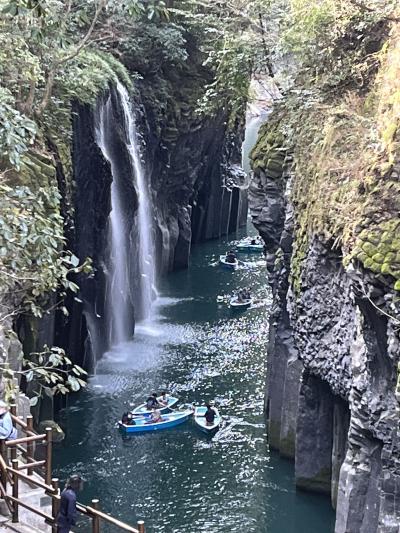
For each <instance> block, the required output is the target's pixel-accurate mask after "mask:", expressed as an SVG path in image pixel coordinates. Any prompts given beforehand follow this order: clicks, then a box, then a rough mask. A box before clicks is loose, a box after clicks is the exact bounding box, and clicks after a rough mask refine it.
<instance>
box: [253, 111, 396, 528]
mask: <svg viewBox="0 0 400 533" xmlns="http://www.w3.org/2000/svg"><path fill="white" fill-rule="evenodd" d="M281 120H282V114H281V112H276V113H275V115H274V116H273V117H272V120H271V122H270V123H269V124H266V125H265V126H264V128H263V131H262V132H261V136H260V140H259V144H258V147H256V149H255V150H254V152H253V168H254V177H253V181H252V183H251V186H250V194H249V201H250V210H251V214H252V216H253V221H254V223H255V225H256V227H257V228H258V230H259V232H260V234H261V235H262V237H263V239H264V241H265V243H266V245H267V247H268V252H269V253H268V256H267V260H268V267H269V271H270V277H269V281H270V283H271V286H272V289H273V294H274V302H273V308H272V313H271V319H270V343H269V350H268V362H267V386H266V412H267V420H268V436H269V442H270V445H271V447H273V448H275V449H277V450H279V452H280V453H281V455H282V456H284V457H288V458H292V459H294V460H295V474H296V483H297V486H298V487H299V488H301V489H305V490H312V491H317V492H322V493H326V494H329V495H330V496H331V498H332V503H333V505H334V507H336V509H337V513H336V528H335V531H336V533H355V532H363V533H373V532H375V531H380V532H385V533H389V532H390V533H392V532H393V533H394V532H397V531H398V530H399V524H400V468H399V464H400V463H399V461H400V440H399V437H400V432H399V417H400V410H399V405H398V401H397V399H396V381H397V364H398V361H399V355H400V344H399V324H400V322H399V318H398V317H399V316H400V315H399V303H398V301H399V298H398V293H397V292H396V291H395V290H394V288H393V278H392V277H390V276H384V275H382V274H376V273H374V272H373V271H371V270H368V269H366V268H364V266H363V264H362V263H361V262H360V261H359V260H357V259H353V260H350V261H343V255H344V254H345V253H346V252H348V250H346V249H344V248H342V247H341V246H340V245H338V242H335V241H334V239H332V238H331V236H327V235H326V233H325V234H324V233H323V232H322V231H320V230H317V229H316V230H314V231H309V232H308V233H307V239H306V240H304V239H303V233H302V227H301V223H302V222H303V223H304V219H302V216H303V215H304V211H302V209H304V206H305V205H307V202H318V197H313V198H306V197H305V198H304V199H303V201H304V203H303V204H302V203H301V202H300V201H299V196H298V194H299V193H298V191H299V183H302V182H304V179H305V178H306V177H304V176H301V175H299V174H297V173H296V166H293V163H292V156H290V155H289V154H288V153H287V143H285V142H284V139H283V137H282V136H281V135H279V134H278V133H277V131H278V126H277V124H279V122H280V121H281ZM285 147H286V148H285ZM376 201H377V202H379V201H380V200H379V197H377V199H376ZM321 207H322V209H323V208H324V206H321ZM350 207H351V206H350ZM354 207H355V206H353V208H354ZM381 216H382V218H384V217H385V206H384V205H382V210H381ZM362 224H363V221H361V222H360V225H361V226H362ZM399 224H400V220H399V221H398V223H397V226H396V227H398V226H399ZM360 231H362V230H360ZM396 231H397V230H396ZM393 238H394V236H393V234H391V235H390V238H389V237H388V241H389V240H390V241H391V242H392V241H393ZM389 246H390V243H389ZM376 259H378V258H376Z"/></svg>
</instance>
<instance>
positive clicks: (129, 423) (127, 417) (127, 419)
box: [121, 412, 135, 426]
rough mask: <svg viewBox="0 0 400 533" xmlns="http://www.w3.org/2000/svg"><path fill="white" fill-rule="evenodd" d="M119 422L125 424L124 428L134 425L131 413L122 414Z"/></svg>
mask: <svg viewBox="0 0 400 533" xmlns="http://www.w3.org/2000/svg"><path fill="white" fill-rule="evenodd" d="M121 422H122V423H123V424H125V425H126V426H134V425H135V420H134V418H133V416H132V413H128V412H126V413H124V414H123V415H122V417H121Z"/></svg>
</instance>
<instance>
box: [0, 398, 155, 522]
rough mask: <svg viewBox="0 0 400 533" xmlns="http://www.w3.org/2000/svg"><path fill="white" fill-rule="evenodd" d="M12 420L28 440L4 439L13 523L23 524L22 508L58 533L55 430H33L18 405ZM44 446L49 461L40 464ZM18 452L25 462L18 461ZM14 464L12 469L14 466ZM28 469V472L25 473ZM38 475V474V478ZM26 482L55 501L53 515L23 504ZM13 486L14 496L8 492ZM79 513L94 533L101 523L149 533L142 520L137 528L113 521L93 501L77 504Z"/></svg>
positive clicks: (0, 442)
mask: <svg viewBox="0 0 400 533" xmlns="http://www.w3.org/2000/svg"><path fill="white" fill-rule="evenodd" d="M10 414H11V418H12V420H13V422H14V425H15V426H16V427H18V428H19V429H20V430H21V431H22V432H23V433H25V434H26V437H22V438H18V439H15V440H9V441H6V440H4V439H0V494H1V498H3V499H4V500H5V502H6V504H7V506H8V508H9V510H10V513H11V515H12V521H13V522H14V523H16V522H18V521H19V507H20V506H21V507H24V508H25V509H28V511H30V512H32V513H34V514H36V515H38V516H40V517H41V518H43V519H44V521H45V522H46V523H47V524H49V525H51V526H52V531H53V533H56V532H57V524H56V518H57V514H58V510H59V507H60V500H61V497H60V489H59V480H58V479H57V478H52V438H51V437H52V429H51V428H46V429H45V433H42V434H37V433H36V432H35V431H34V429H33V418H32V416H31V415H29V416H28V417H27V420H26V422H24V421H23V420H22V419H21V418H20V417H17V413H16V406H15V405H12V406H11V408H10ZM36 444H44V446H45V448H46V453H45V459H43V460H39V461H37V460H36V459H35V458H34V446H35V445H36ZM18 451H19V452H20V454H21V455H20V457H21V458H22V461H21V462H20V461H19V460H18V458H17V455H18ZM10 462H11V466H10ZM23 470H26V473H24V472H23ZM34 474H36V475H34ZM20 480H22V481H25V483H27V484H28V485H31V486H34V487H37V488H41V489H42V490H44V492H45V493H46V494H47V495H48V496H50V498H51V515H50V514H47V513H45V512H44V511H42V510H41V509H37V508H36V507H33V506H32V505H30V504H28V503H26V502H25V501H23V500H22V499H21V497H20V491H19V488H20V487H19V482H20ZM8 485H9V486H10V487H11V494H10V493H9V491H8V490H7V488H8ZM77 511H78V512H79V513H80V514H82V515H84V516H86V517H87V518H88V519H89V520H90V521H91V530H92V533H100V528H101V523H102V522H108V523H109V524H112V525H114V526H117V527H118V528H119V529H121V530H122V531H128V532H129V533H145V528H144V522H143V521H142V520H139V521H138V523H137V528H134V527H132V526H129V525H128V524H126V523H124V522H121V521H120V520H117V519H116V518H113V517H112V516H110V515H108V514H106V513H103V512H102V511H101V510H100V502H99V500H97V499H94V500H92V502H91V505H89V506H86V505H82V504H80V503H78V504H77Z"/></svg>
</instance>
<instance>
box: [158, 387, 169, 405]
mask: <svg viewBox="0 0 400 533" xmlns="http://www.w3.org/2000/svg"><path fill="white" fill-rule="evenodd" d="M157 401H158V403H160V404H161V405H162V406H164V407H165V406H167V405H168V393H167V392H166V391H163V392H162V393H161V398H160V399H159V400H157Z"/></svg>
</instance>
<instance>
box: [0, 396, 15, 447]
mask: <svg viewBox="0 0 400 533" xmlns="http://www.w3.org/2000/svg"><path fill="white" fill-rule="evenodd" d="M17 436H18V435H17V430H16V428H15V427H14V426H13V423H12V418H11V415H10V413H9V412H8V405H7V404H6V402H3V401H2V400H0V439H5V440H13V439H16V438H17Z"/></svg>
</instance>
